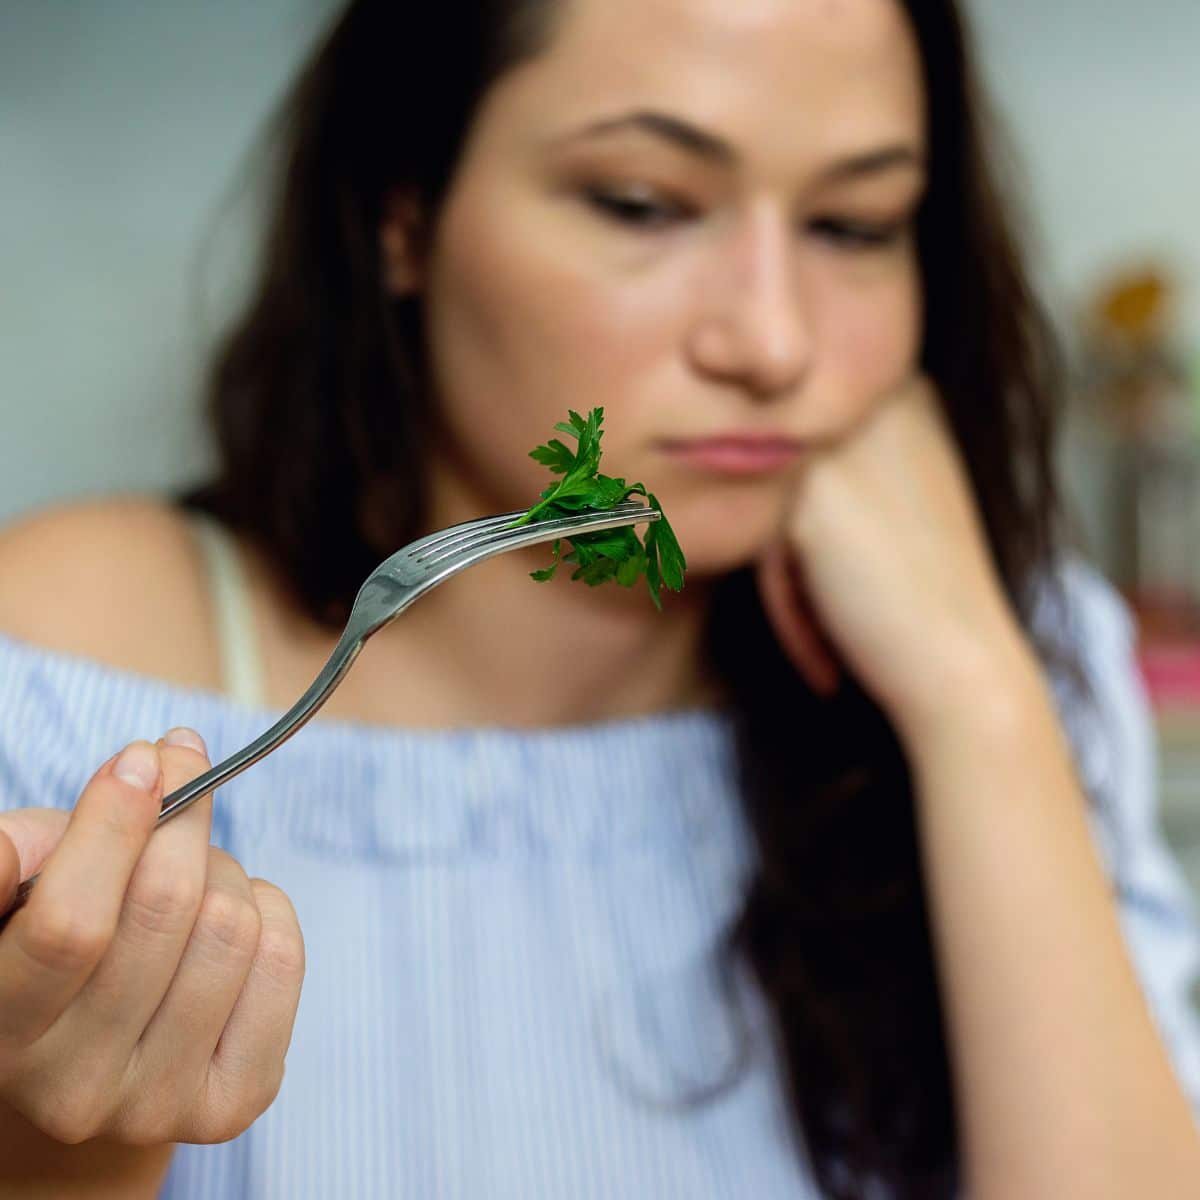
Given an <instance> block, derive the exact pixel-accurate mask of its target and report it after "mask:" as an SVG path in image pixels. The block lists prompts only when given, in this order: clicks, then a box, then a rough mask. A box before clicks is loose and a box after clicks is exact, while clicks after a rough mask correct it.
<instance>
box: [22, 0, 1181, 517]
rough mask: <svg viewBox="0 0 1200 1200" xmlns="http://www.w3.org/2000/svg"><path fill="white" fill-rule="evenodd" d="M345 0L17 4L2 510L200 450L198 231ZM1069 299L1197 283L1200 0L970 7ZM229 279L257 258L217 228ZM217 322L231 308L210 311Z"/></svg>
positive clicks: (158, 477) (181, 474) (184, 461)
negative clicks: (1153, 275)
mask: <svg viewBox="0 0 1200 1200" xmlns="http://www.w3.org/2000/svg"><path fill="white" fill-rule="evenodd" d="M331 4H332V0H254V3H248V2H247V0H0V519H3V518H5V517H6V516H8V515H11V514H12V513H14V512H17V511H19V510H21V509H24V508H26V507H29V506H32V505H34V504H38V503H41V502H43V501H46V500H49V499H51V498H54V497H58V496H64V495H78V494H81V493H85V492H90V491H94V490H106V489H114V488H122V489H124V488H159V487H164V486H167V485H170V484H173V483H176V482H179V481H181V480H184V479H187V478H191V477H194V476H195V475H196V474H197V473H198V472H200V471H201V470H202V468H203V465H204V463H205V461H206V459H205V453H204V445H203V441H202V440H201V439H200V438H199V437H198V436H197V423H196V418H195V395H196V388H195V382H196V373H197V367H198V364H199V362H200V361H201V358H202V353H203V350H204V347H205V346H206V344H207V338H208V336H209V334H210V333H211V331H212V323H213V322H212V320H209V321H208V322H207V323H205V324H204V325H203V326H202V327H198V325H197V310H196V304H195V297H196V293H197V292H198V291H200V290H201V288H200V284H201V281H202V279H203V273H202V272H201V270H200V266H199V262H200V257H201V250H202V244H201V242H202V235H203V233H204V231H205V229H206V227H207V228H211V227H212V226H213V225H214V224H215V225H217V227H218V228H220V222H222V221H224V220H225V219H226V218H225V217H223V216H222V215H221V209H220V199H221V197H222V195H223V194H224V193H225V192H226V191H227V189H228V188H229V186H230V185H231V183H232V179H233V173H234V168H235V164H236V163H237V162H238V160H239V157H240V156H242V155H243V154H244V153H245V151H246V149H247V147H248V146H249V144H250V141H251V137H252V134H253V132H254V130H255V129H256V127H257V126H258V123H259V121H260V119H261V117H262V115H263V114H264V112H265V111H266V108H267V106H268V105H269V103H270V102H271V101H272V100H273V99H274V97H275V96H276V95H277V94H278V92H279V89H280V88H281V86H282V84H283V81H284V79H285V77H286V76H287V74H288V72H289V69H290V67H291V65H292V63H293V61H294V60H295V59H297V58H298V56H299V54H300V52H301V50H302V48H303V47H304V46H305V45H307V44H308V42H309V41H310V39H311V38H312V36H313V35H314V33H315V32H316V31H317V30H318V29H319V27H320V23H321V19H322V17H323V15H324V14H325V13H326V12H328V11H329V10H330V8H331ZM970 7H971V8H972V9H973V10H974V13H975V16H976V19H977V22H978V26H979V30H980V32H981V35H982V39H983V50H984V58H985V60H986V65H987V68H988V73H989V76H990V78H991V79H992V80H993V82H994V84H995V86H996V88H997V90H998V92H999V94H1000V97H1001V101H1002V107H1003V109H1004V111H1005V112H1006V113H1007V114H1008V115H1009V117H1010V118H1011V120H1012V121H1013V123H1014V124H1015V126H1016V129H1017V133H1018V141H1019V143H1020V144H1021V145H1022V146H1023V147H1024V150H1025V152H1026V158H1027V163H1028V168H1029V172H1028V173H1029V176H1030V178H1031V181H1032V195H1033V199H1034V201H1035V211H1036V213H1037V215H1038V217H1039V219H1040V221H1041V223H1042V225H1043V229H1044V236H1043V239H1042V240H1043V244H1044V248H1045V253H1044V254H1043V255H1042V256H1040V257H1039V260H1038V261H1039V265H1040V268H1041V278H1042V279H1043V281H1044V286H1045V288H1046V290H1047V293H1048V294H1049V295H1050V296H1051V297H1052V299H1053V300H1054V301H1055V303H1056V304H1057V306H1058V307H1059V310H1060V311H1065V306H1066V305H1067V304H1069V303H1070V302H1071V301H1072V299H1073V297H1074V296H1075V295H1077V294H1078V292H1079V291H1080V289H1081V287H1082V286H1083V285H1084V283H1085V282H1086V281H1088V280H1090V279H1091V278H1093V277H1094V275H1095V273H1096V272H1097V271H1098V270H1099V269H1100V268H1102V267H1104V266H1106V265H1109V264H1111V263H1113V262H1116V261H1119V260H1121V259H1122V258H1123V257H1125V256H1126V255H1130V256H1132V255H1136V254H1141V253H1143V252H1145V251H1147V250H1149V251H1159V252H1161V253H1163V254H1164V255H1166V256H1168V257H1169V258H1170V260H1171V261H1172V262H1173V263H1177V264H1180V265H1181V266H1183V268H1184V269H1185V270H1186V272H1187V273H1188V275H1189V277H1190V279H1191V280H1192V282H1193V283H1195V284H1196V285H1197V286H1196V288H1195V290H1194V292H1193V299H1192V304H1191V308H1190V311H1189V317H1188V322H1189V327H1190V329H1191V330H1192V331H1193V334H1194V340H1195V342H1196V343H1197V344H1200V279H1198V277H1197V269H1198V266H1200V137H1198V135H1197V130H1200V83H1198V82H1197V69H1196V67H1197V63H1198V62H1200V0H1144V2H1143V3H1141V4H1138V5H1131V4H1127V3H1124V2H1120V3H1118V2H1113V0H970ZM219 244H220V246H221V247H222V254H221V256H220V258H219V265H218V269H217V272H216V278H217V280H218V282H219V281H221V280H223V279H225V278H227V277H229V278H233V277H234V275H231V274H230V270H229V263H230V262H231V261H233V260H235V259H236V258H237V257H238V256H244V255H245V253H246V250H247V246H248V243H247V235H246V234H245V232H244V231H243V230H241V229H240V228H239V227H235V228H234V229H233V232H232V234H230V235H228V236H226V235H225V234H223V235H222V237H221V241H220V243H219ZM213 318H214V319H215V314H213Z"/></svg>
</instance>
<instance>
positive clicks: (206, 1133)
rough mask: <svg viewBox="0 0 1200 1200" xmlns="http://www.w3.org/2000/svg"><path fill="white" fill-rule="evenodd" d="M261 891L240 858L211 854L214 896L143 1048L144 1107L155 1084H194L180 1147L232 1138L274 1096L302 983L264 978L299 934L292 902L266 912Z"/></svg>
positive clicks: (139, 1059)
mask: <svg viewBox="0 0 1200 1200" xmlns="http://www.w3.org/2000/svg"><path fill="white" fill-rule="evenodd" d="M263 888H264V885H262V884H261V883H259V882H256V883H255V884H254V885H252V884H251V881H250V880H249V879H248V878H247V876H246V873H245V872H244V871H243V870H242V868H241V866H240V865H239V864H238V863H237V861H236V860H235V859H233V858H231V857H230V856H229V855H228V854H226V853H225V852H224V851H222V850H218V849H216V848H215V847H214V848H211V849H210V851H209V867H208V890H207V892H206V894H205V898H204V904H203V906H202V908H201V912H200V916H199V917H198V918H197V921H196V925H195V928H194V929H193V932H192V939H191V941H190V942H189V943H188V947H187V951H186V952H185V954H184V956H183V959H182V961H181V962H180V964H179V968H178V970H177V971H176V973H175V978H174V980H173V981H172V983H171V987H170V989H169V991H168V992H167V995H166V996H165V997H164V998H163V1001H162V1004H161V1005H160V1006H159V1009H158V1011H157V1012H156V1013H155V1014H154V1017H153V1019H152V1020H151V1022H150V1024H149V1025H148V1026H147V1027H146V1031H145V1034H144V1035H143V1037H142V1041H141V1044H140V1046H139V1047H138V1051H137V1056H136V1060H135V1065H134V1071H133V1084H132V1090H133V1092H134V1093H135V1094H136V1095H138V1096H140V1097H142V1099H143V1101H144V1100H146V1099H150V1098H152V1097H153V1095H154V1092H155V1090H156V1088H155V1081H156V1080H158V1081H163V1080H173V1079H191V1080H194V1081H195V1091H194V1092H193V1094H191V1095H190V1096H188V1097H187V1099H188V1102H189V1108H188V1111H187V1112H180V1113H179V1114H177V1119H178V1120H180V1121H183V1122H185V1126H184V1128H183V1129H181V1130H178V1131H177V1132H176V1134H175V1136H176V1137H177V1138H179V1137H181V1138H183V1139H185V1140H188V1141H197V1142H212V1141H219V1140H223V1138H224V1137H226V1136H230V1137H231V1136H233V1135H234V1133H236V1132H240V1131H241V1129H244V1128H245V1127H246V1126H247V1125H249V1124H250V1122H251V1121H253V1120H254V1118H255V1117H257V1116H258V1115H259V1113H261V1112H262V1110H263V1109H264V1108H266V1106H267V1104H269V1103H270V1101H271V1099H272V1098H273V1097H274V1094H275V1090H276V1087H277V1085H273V1084H272V1080H274V1079H275V1077H276V1075H278V1074H279V1073H280V1066H279V1064H280V1063H281V1062H282V1059H283V1054H284V1052H285V1051H286V1049H287V1045H288V1042H289V1040H290V1037H291V1023H292V1016H293V1015H294V1007H295V997H294V996H293V994H292V992H293V990H294V991H295V992H296V993H298V991H299V979H296V980H294V981H293V980H291V979H290V978H289V979H288V981H287V985H286V986H285V987H283V988H280V987H274V988H272V987H271V986H268V983H269V979H265V978H264V975H266V976H268V977H269V976H271V974H272V972H274V973H275V974H276V975H277V974H278V973H279V969H278V966H277V964H276V960H277V959H278V958H279V957H280V955H281V951H280V949H279V943H280V940H281V937H282V938H283V939H286V940H287V941H288V943H289V945H290V944H291V940H292V939H293V938H294V939H297V940H298V938H299V930H298V929H297V928H295V926H294V921H295V918H294V914H291V905H290V903H288V901H287V900H286V898H283V899H282V900H280V899H277V898H276V896H278V897H282V893H280V892H278V889H274V888H271V889H270V893H271V894H270V895H267V896H266V898H265V899H263V900H262V902H261V904H260V895H263V894H264V892H263ZM281 909H286V912H281ZM291 954H292V957H293V958H294V957H295V951H294V950H293V951H291ZM260 960H262V961H260ZM268 964H270V965H268ZM301 964H302V956H301ZM302 973H303V967H302V965H301V974H302ZM235 1017H236V1020H235ZM160 1086H161V1084H160ZM268 1091H269V1092H270V1094H269V1095H267V1094H266V1093H267V1092H268ZM260 1101H261V1103H260Z"/></svg>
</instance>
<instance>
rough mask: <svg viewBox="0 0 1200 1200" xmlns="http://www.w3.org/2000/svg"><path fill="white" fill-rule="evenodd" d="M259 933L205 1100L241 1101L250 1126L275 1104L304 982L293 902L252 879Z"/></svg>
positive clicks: (215, 1058) (218, 1049)
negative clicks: (228, 1098) (237, 1098)
mask: <svg viewBox="0 0 1200 1200" xmlns="http://www.w3.org/2000/svg"><path fill="white" fill-rule="evenodd" d="M250 885H251V887H252V888H253V889H254V899H255V902H256V903H257V905H258V911H259V914H260V916H261V918H262V930H261V933H260V935H259V941H258V948H257V950H256V952H255V955H254V962H253V965H252V966H251V968H250V974H249V975H248V976H247V977H246V982H245V986H244V987H243V988H242V994H241V995H240V996H239V997H238V1001H237V1004H236V1006H235V1007H234V1010H233V1012H232V1013H230V1015H229V1020H228V1021H227V1022H226V1024H225V1029H224V1031H223V1032H222V1034H221V1039H220V1041H219V1043H218V1044H217V1047H216V1052H215V1053H214V1054H213V1057H212V1063H211V1066H210V1068H209V1076H208V1088H209V1092H210V1095H213V1096H215V1097H218V1098H219V1097H223V1096H229V1095H237V1096H240V1097H241V1098H242V1103H243V1106H244V1111H243V1114H242V1119H243V1120H246V1121H247V1122H249V1121H252V1120H254V1119H255V1118H256V1117H257V1116H258V1115H259V1114H260V1113H262V1112H263V1111H264V1110H265V1109H266V1108H267V1106H268V1105H269V1104H270V1103H271V1101H272V1100H274V1099H275V1096H276V1094H277V1093H278V1091H279V1087H280V1084H281V1083H282V1082H283V1069H284V1057H285V1055H286V1054H287V1048H288V1046H289V1044H290V1043H291V1040H292V1027H293V1025H294V1024H295V1021H296V1010H297V1007H298V1006H299V1003H300V987H301V984H302V983H303V982H304V938H303V935H302V934H301V932H300V923H299V921H298V920H297V918H296V910H295V909H294V908H293V907H292V902H291V901H290V900H289V899H288V898H287V896H286V895H285V894H284V892H282V891H281V890H280V889H279V888H277V887H275V886H274V885H273V884H270V883H267V881H266V880H264V879H252V880H251V881H250Z"/></svg>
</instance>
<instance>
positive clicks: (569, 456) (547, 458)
mask: <svg viewBox="0 0 1200 1200" xmlns="http://www.w3.org/2000/svg"><path fill="white" fill-rule="evenodd" d="M567 417H568V420H567V421H560V422H559V423H558V424H556V425H555V426H554V428H555V429H556V430H558V431H560V432H561V433H563V434H565V435H567V436H568V437H571V438H574V439H575V441H576V449H575V450H574V451H572V450H571V449H570V448H569V447H568V446H567V445H566V443H564V442H563V441H561V440H559V439H558V438H553V439H551V440H550V441H548V442H547V443H546V444H545V445H544V446H538V447H536V448H535V449H534V450H531V451H530V454H529V456H530V458H532V459H534V461H535V462H538V463H541V464H542V465H543V466H545V467H547V468H549V469H550V470H551V471H552V472H554V474H556V475H560V476H562V478H561V479H559V480H557V481H556V482H554V483H551V484H549V485H547V487H545V488H544V489H543V490H542V492H541V496H540V498H539V500H538V503H536V504H535V505H534V506H533V507H532V508H530V509H529V510H528V511H527V512H526V513H524V514H523V515H522V516H521V517H519V518H518V519H517V520H516V521H514V522H513V524H514V525H525V524H528V523H529V522H531V521H534V520H538V519H543V518H548V517H554V516H569V515H572V514H575V513H581V512H588V511H594V512H604V511H605V510H607V509H610V508H613V507H614V506H615V505H617V504H620V503H621V502H622V501H623V500H625V499H627V498H628V497H629V496H635V495H638V496H644V497H645V498H646V500H647V502H648V503H649V505H650V507H652V508H654V509H656V510H657V511H658V513H659V519H658V520H657V521H653V522H650V523H648V524H647V525H646V526H645V533H644V535H643V539H644V540H640V539H639V537H638V532H637V529H636V528H634V527H633V526H622V527H620V528H617V529H601V530H597V531H596V532H594V533H584V534H579V535H578V536H577V537H575V538H567V539H565V540H566V541H568V542H569V543H570V550H569V551H567V552H566V553H563V551H562V546H561V542H562V540H564V539H559V541H556V542H555V543H554V561H553V562H552V563H551V565H550V566H549V567H547V568H545V569H544V570H541V571H534V572H531V577H532V578H533V579H536V580H538V582H543V583H544V582H546V581H547V580H549V579H552V578H553V577H554V574H555V572H556V571H557V570H558V568H559V566H561V565H562V563H569V564H571V565H572V567H573V568H574V570H573V572H572V575H571V578H572V579H573V580H579V581H581V582H583V583H586V584H588V585H589V586H591V587H598V586H599V585H600V584H602V583H608V582H611V581H614V580H615V581H616V582H617V583H619V584H620V585H621V586H622V587H632V586H633V585H634V584H635V583H636V582H637V580H638V579H639V578H640V577H641V576H642V575H645V577H646V585H647V587H648V589H649V591H650V598H651V599H652V600H653V601H654V604H655V606H656V607H658V608H659V609H661V608H662V589H663V587H664V586H666V587H668V588H670V589H671V590H673V591H678V590H679V589H680V588H682V587H683V576H684V572H685V571H686V569H687V563H686V561H685V559H684V556H683V551H682V550H681V549H680V546H679V541H678V539H677V538H676V537H675V531H674V530H673V529H672V528H671V526H670V524H669V523H668V522H667V519H666V517H665V515H663V512H662V506H661V505H660V504H659V503H658V500H657V498H656V497H655V496H653V495H652V494H651V493H650V492H648V491H647V490H646V486H645V484H643V483H626V481H625V480H624V479H620V478H617V477H615V476H609V475H602V474H600V472H599V467H600V443H601V440H602V439H603V437H604V428H603V425H604V409H603V408H593V409H592V410H591V411H590V412H589V413H588V415H587V416H586V417H584V416H581V415H580V414H579V413H577V412H575V410H574V409H568V411H567Z"/></svg>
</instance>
